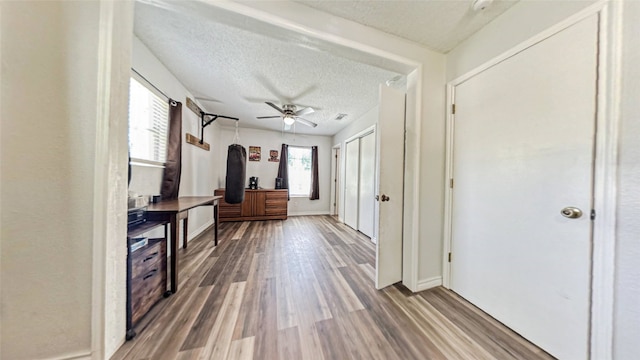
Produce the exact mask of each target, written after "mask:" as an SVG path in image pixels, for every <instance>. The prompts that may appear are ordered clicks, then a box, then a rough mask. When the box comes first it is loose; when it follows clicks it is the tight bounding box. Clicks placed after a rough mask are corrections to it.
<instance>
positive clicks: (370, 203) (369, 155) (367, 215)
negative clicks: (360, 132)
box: [358, 133, 376, 238]
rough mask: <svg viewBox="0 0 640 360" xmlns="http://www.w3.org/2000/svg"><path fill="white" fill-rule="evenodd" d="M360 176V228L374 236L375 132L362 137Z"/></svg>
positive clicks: (366, 233)
mask: <svg viewBox="0 0 640 360" xmlns="http://www.w3.org/2000/svg"><path fill="white" fill-rule="evenodd" d="M359 178H360V179H359V186H360V189H359V199H358V209H359V211H358V230H360V232H361V233H363V234H365V235H367V236H368V237H370V238H373V237H374V233H373V229H374V227H373V219H374V207H375V191H376V189H375V185H376V182H375V178H376V137H375V135H374V134H373V133H370V134H368V135H365V136H363V137H361V138H360V176H359Z"/></svg>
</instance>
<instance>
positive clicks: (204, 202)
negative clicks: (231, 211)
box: [147, 196, 222, 293]
mask: <svg viewBox="0 0 640 360" xmlns="http://www.w3.org/2000/svg"><path fill="white" fill-rule="evenodd" d="M220 199H222V196H184V197H179V198H177V199H174V200H166V201H161V202H159V203H155V204H149V207H148V208H147V219H148V220H150V221H168V222H169V224H171V235H170V237H169V239H170V240H171V291H172V292H173V293H175V292H176V291H178V242H179V241H180V239H179V234H178V223H179V222H180V220H182V219H184V220H185V223H184V225H185V226H184V247H185V248H186V247H187V221H188V211H189V210H190V209H193V208H195V207H198V206H213V221H214V242H215V245H216V246H217V245H218V200H220Z"/></svg>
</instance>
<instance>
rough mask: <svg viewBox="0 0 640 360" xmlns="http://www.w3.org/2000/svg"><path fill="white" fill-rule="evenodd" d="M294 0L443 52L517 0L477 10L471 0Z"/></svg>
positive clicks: (497, 2)
mask: <svg viewBox="0 0 640 360" xmlns="http://www.w3.org/2000/svg"><path fill="white" fill-rule="evenodd" d="M296 2H298V3H301V4H304V5H306V6H309V7H312V8H314V9H317V10H321V11H324V12H326V13H329V14H331V15H335V16H338V17H341V18H345V19H348V20H351V21H354V22H357V23H360V24H363V25H366V26H369V27H372V28H374V29H378V30H380V31H383V32H386V33H388V34H392V35H396V36H398V37H401V38H404V39H407V40H411V41H413V42H417V43H419V44H422V45H424V46H426V47H428V48H430V49H432V50H435V51H437V52H441V53H447V52H449V50H451V49H453V48H454V47H455V46H456V45H458V44H459V43H461V42H462V41H463V40H465V39H466V38H468V37H469V36H471V35H472V34H473V33H475V32H476V31H478V30H479V29H480V28H482V27H483V26H484V25H486V24H488V23H489V22H491V20H493V19H495V18H496V17H497V16H498V15H500V14H502V13H503V12H504V11H506V10H507V9H508V8H509V7H511V6H513V5H514V4H515V3H516V2H517V0H494V1H493V3H492V4H491V6H489V7H487V8H486V9H485V10H482V11H478V12H474V11H473V9H472V8H471V3H472V2H471V0H469V1H461V0H412V1H404V0H388V1H380V0H360V1H344V0H339V1H326V0H303V1H296Z"/></svg>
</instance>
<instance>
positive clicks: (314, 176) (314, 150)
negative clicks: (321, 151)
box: [309, 146, 320, 200]
mask: <svg viewBox="0 0 640 360" xmlns="http://www.w3.org/2000/svg"><path fill="white" fill-rule="evenodd" d="M309 199H311V200H318V199H320V184H319V183H318V147H317V146H312V147H311V195H310V196H309Z"/></svg>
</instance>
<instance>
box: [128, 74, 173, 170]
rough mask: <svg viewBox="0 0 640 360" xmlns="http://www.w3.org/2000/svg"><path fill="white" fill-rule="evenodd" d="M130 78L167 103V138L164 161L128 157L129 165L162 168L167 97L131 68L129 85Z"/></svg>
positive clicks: (129, 118) (163, 164)
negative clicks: (165, 138)
mask: <svg viewBox="0 0 640 360" xmlns="http://www.w3.org/2000/svg"><path fill="white" fill-rule="evenodd" d="M131 80H135V81H136V82H138V83H139V84H140V85H142V86H143V87H144V88H145V89H147V90H148V91H149V92H150V93H152V94H153V95H155V96H157V97H158V98H159V99H160V100H162V101H164V102H166V103H167V113H166V115H167V116H166V119H165V120H166V128H167V132H166V137H167V140H166V142H165V145H164V151H165V156H164V157H165V161H164V162H162V161H155V160H150V159H143V158H139V157H130V160H129V162H130V164H131V165H136V166H146V167H156V168H163V169H164V167H165V164H166V152H167V146H168V145H169V144H168V136H169V110H170V109H169V105H168V101H169V100H168V99H167V98H166V96H165V95H164V94H163V93H161V92H160V91H158V90H157V89H156V88H155V87H154V86H153V85H151V84H150V83H149V81H148V80H147V79H145V78H144V77H142V76H140V75H139V74H138V73H137V72H136V71H134V70H133V69H132V71H131V74H130V76H129V86H131ZM128 106H129V109H130V108H131V93H129V103H128ZM127 116H128V118H127V146H130V140H129V139H130V138H129V137H130V132H131V117H130V116H129V115H127Z"/></svg>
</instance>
